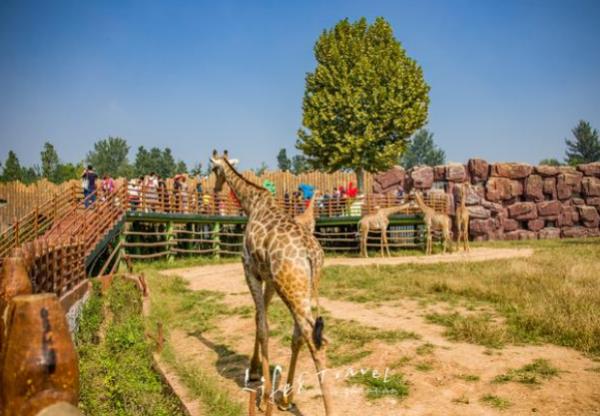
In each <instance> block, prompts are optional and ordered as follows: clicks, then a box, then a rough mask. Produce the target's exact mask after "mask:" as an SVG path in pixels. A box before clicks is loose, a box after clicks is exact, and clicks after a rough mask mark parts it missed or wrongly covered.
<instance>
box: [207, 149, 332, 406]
mask: <svg viewBox="0 0 600 416" xmlns="http://www.w3.org/2000/svg"><path fill="white" fill-rule="evenodd" d="M211 164H212V170H213V172H214V173H215V174H216V177H217V178H216V183H215V191H217V192H219V191H220V190H221V189H222V186H223V183H224V182H227V184H228V185H229V187H230V188H231V190H232V191H233V192H234V193H235V195H236V197H237V198H238V199H239V201H240V204H241V206H242V209H243V210H244V211H245V212H246V214H247V215H248V222H247V224H246V232H245V234H244V242H243V254H242V262H243V266H244V274H245V275H246V282H247V283H248V288H249V289H250V293H251V295H252V299H253V300H254V304H255V308H256V338H255V342H254V353H253V355H252V359H251V361H250V380H252V381H257V380H259V379H260V373H259V366H260V365H261V364H262V376H263V378H264V385H263V387H264V388H263V394H262V400H261V403H264V402H267V401H268V400H270V394H271V389H272V381H271V377H270V374H269V339H268V336H269V329H268V324H267V308H268V306H269V302H270V301H271V298H272V297H273V295H274V294H275V293H277V294H278V295H279V297H280V298H281V299H282V300H283V302H284V303H285V304H286V306H287V307H288V309H289V311H290V313H291V314H292V317H293V318H294V332H293V336H292V345H291V347H292V355H291V358H290V367H289V371H288V377H287V386H289V390H288V389H286V390H288V391H290V393H288V394H287V395H284V397H283V399H282V403H280V404H279V407H280V408H281V409H283V410H288V409H289V408H290V407H291V406H292V403H293V397H292V393H291V391H292V386H293V382H294V372H295V370H296V361H297V359H298V353H299V351H300V347H301V346H302V344H303V343H305V344H306V345H307V346H308V349H309V351H310V353H311V355H312V359H313V361H314V364H315V367H316V370H317V373H318V375H319V382H320V384H321V392H322V395H323V402H324V406H325V414H326V415H328V416H331V415H334V414H335V413H334V410H333V403H332V401H331V390H330V389H331V382H332V380H333V379H332V376H331V375H328V376H326V375H325V373H326V370H327V369H326V357H325V348H324V347H325V346H326V345H327V339H326V338H325V337H324V336H323V328H324V323H323V318H322V317H320V316H318V313H319V302H318V297H317V292H318V286H319V279H320V277H321V271H322V268H323V261H324V254H323V249H322V248H321V246H320V244H319V242H318V241H317V239H316V238H315V237H314V236H313V235H312V234H310V233H308V232H307V230H306V229H305V228H304V227H302V226H301V225H299V224H298V223H296V222H295V221H294V220H293V219H292V218H291V217H290V216H288V215H287V214H286V213H285V212H284V211H283V210H282V209H280V208H279V207H278V205H277V203H276V202H275V200H274V199H273V197H272V196H271V194H270V193H269V191H267V190H266V189H265V188H263V187H261V186H259V185H256V184H255V183H253V182H251V181H249V180H247V179H245V178H244V177H243V176H242V175H240V174H239V173H238V172H237V171H236V170H235V169H234V168H233V166H232V165H231V163H230V162H229V161H228V159H227V154H226V153H225V154H224V155H223V156H220V157H219V156H218V154H217V152H216V151H214V152H213V156H212V157H211ZM312 301H315V303H316V306H317V317H316V318H314V317H313V314H312V312H311V304H312ZM268 406H269V404H267V407H268Z"/></svg>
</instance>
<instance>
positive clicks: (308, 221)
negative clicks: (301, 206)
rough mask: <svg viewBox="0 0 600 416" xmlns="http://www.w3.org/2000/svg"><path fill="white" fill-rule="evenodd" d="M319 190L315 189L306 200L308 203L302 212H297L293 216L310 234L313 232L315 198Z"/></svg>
mask: <svg viewBox="0 0 600 416" xmlns="http://www.w3.org/2000/svg"><path fill="white" fill-rule="evenodd" d="M318 194H319V191H318V190H315V191H314V192H313V194H312V196H311V197H310V201H308V205H307V206H306V209H305V210H304V212H303V213H301V214H298V215H296V216H295V217H294V220H295V221H296V222H297V223H298V224H300V225H301V226H303V227H305V228H306V229H307V230H308V231H309V232H310V233H311V234H313V233H314V232H315V223H316V220H315V209H314V207H315V198H316V197H317V196H318Z"/></svg>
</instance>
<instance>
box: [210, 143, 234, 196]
mask: <svg viewBox="0 0 600 416" xmlns="http://www.w3.org/2000/svg"><path fill="white" fill-rule="evenodd" d="M237 163H238V161H237V159H229V154H228V152H227V150H224V151H223V155H222V156H219V154H218V152H217V151H216V150H213V153H212V156H211V157H210V165H211V170H212V171H213V173H214V174H215V176H216V177H217V180H216V181H215V192H221V190H222V189H223V184H224V183H225V166H226V165H227V164H229V166H230V167H234V166H235V165H237Z"/></svg>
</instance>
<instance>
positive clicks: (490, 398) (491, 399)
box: [480, 394, 512, 410]
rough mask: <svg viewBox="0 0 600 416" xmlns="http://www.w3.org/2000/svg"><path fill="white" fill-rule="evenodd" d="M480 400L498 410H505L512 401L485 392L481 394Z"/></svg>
mask: <svg viewBox="0 0 600 416" xmlns="http://www.w3.org/2000/svg"><path fill="white" fill-rule="evenodd" d="M480 400H481V402H482V403H485V404H487V405H488V406H491V407H493V408H495V409H498V410H505V409H508V408H509V407H510V406H512V403H511V402H510V401H508V400H507V399H503V398H502V397H500V396H495V395H493V394H486V395H484V396H481V399H480Z"/></svg>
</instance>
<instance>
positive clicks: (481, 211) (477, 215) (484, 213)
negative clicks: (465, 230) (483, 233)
mask: <svg viewBox="0 0 600 416" xmlns="http://www.w3.org/2000/svg"><path fill="white" fill-rule="evenodd" d="M467 209H468V210H469V217H470V218H473V219H480V220H484V219H486V218H490V217H491V216H492V213H491V212H490V211H489V210H487V209H485V208H484V207H482V206H481V205H472V206H468V207H467Z"/></svg>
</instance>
